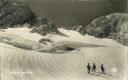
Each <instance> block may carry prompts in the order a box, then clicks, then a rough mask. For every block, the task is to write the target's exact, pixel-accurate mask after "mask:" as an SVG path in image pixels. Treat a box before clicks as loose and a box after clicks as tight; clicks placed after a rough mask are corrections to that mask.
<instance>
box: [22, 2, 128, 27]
mask: <svg viewBox="0 0 128 80" xmlns="http://www.w3.org/2000/svg"><path fill="white" fill-rule="evenodd" d="M71 1H73V2H71ZM124 1H125V0H124ZM24 2H25V3H26V4H28V5H29V6H30V7H31V8H32V10H33V11H34V12H35V13H36V14H37V15H38V16H46V17H47V18H48V19H49V20H52V21H53V22H55V23H56V24H58V25H60V24H61V25H66V26H68V25H69V26H70V25H73V26H74V25H88V24H89V23H91V22H92V20H94V19H95V18H97V17H99V16H103V15H108V14H111V13H121V12H125V9H126V7H125V3H124V2H123V1H113V2H112V1H111V2H107V1H104V0H102V1H101V0H100V1H99V0H92V1H90V0H89V1H85V0H81V1H78V0H66V1H62V0H54V1H51V0H47V1H46V0H42V1H41V0H37V1H34V0H31V1H30V0H27V1H24Z"/></svg>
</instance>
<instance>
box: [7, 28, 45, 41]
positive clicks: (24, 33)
mask: <svg viewBox="0 0 128 80" xmlns="http://www.w3.org/2000/svg"><path fill="white" fill-rule="evenodd" d="M5 31H6V32H7V33H10V34H15V35H19V36H21V37H23V38H24V39H28V40H32V41H35V42H38V41H39V40H40V39H41V38H43V36H41V35H39V34H37V33H30V31H31V29H29V28H27V27H22V28H8V29H5Z"/></svg>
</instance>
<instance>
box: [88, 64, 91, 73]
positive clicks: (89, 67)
mask: <svg viewBox="0 0 128 80" xmlns="http://www.w3.org/2000/svg"><path fill="white" fill-rule="evenodd" d="M90 69H91V66H90V65H89V63H88V65H87V71H88V74H90Z"/></svg>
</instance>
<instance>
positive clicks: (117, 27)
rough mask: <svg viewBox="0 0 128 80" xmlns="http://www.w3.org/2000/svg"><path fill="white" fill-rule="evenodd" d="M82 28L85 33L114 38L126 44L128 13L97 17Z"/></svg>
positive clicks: (127, 42) (127, 43)
mask: <svg viewBox="0 0 128 80" xmlns="http://www.w3.org/2000/svg"><path fill="white" fill-rule="evenodd" d="M84 30H85V32H86V33H87V34H89V35H92V36H95V37H97V38H110V39H114V40H116V41H117V42H119V43H121V44H123V45H127V46H128V13H115V14H111V15H108V16H102V17H99V18H97V19H95V20H94V21H93V22H92V23H91V24H90V25H88V26H87V27H85V29H84ZM84 34H85V33H84Z"/></svg>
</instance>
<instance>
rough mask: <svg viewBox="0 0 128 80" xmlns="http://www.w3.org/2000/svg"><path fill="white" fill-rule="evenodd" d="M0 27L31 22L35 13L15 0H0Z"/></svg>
mask: <svg viewBox="0 0 128 80" xmlns="http://www.w3.org/2000/svg"><path fill="white" fill-rule="evenodd" d="M0 3H1V4H0V28H7V27H13V26H15V25H22V24H24V23H30V24H31V23H33V21H34V20H35V18H36V15H35V14H34V13H33V11H32V10H31V9H30V8H29V6H27V5H24V4H22V3H19V2H15V1H6V2H2V1H0Z"/></svg>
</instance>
